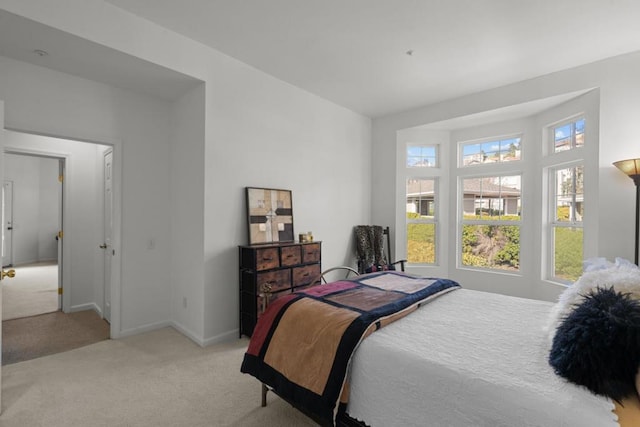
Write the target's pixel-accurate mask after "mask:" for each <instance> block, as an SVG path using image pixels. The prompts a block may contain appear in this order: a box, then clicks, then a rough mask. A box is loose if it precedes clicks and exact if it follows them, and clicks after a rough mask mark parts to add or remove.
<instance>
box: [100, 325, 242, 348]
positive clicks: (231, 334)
mask: <svg viewBox="0 0 640 427" xmlns="http://www.w3.org/2000/svg"><path fill="white" fill-rule="evenodd" d="M167 326H170V327H172V328H174V329H175V330H176V331H178V332H180V333H181V334H182V335H184V336H186V337H187V338H189V339H190V340H191V341H193V342H194V343H196V344H197V345H199V346H200V347H207V346H210V345H213V344H219V343H223V342H228V341H231V340H234V339H238V333H239V329H234V330H231V331H228V332H225V333H223V334H219V335H216V336H215V337H211V338H207V339H203V338H202V337H200V336H198V335H197V334H195V333H193V331H191V330H190V329H189V328H186V327H184V325H182V324H181V323H179V322H176V321H175V320H171V321H162V322H157V323H150V324H147V325H144V326H139V327H137V328H131V329H126V330H124V331H121V332H120V333H119V334H118V336H117V337H112V338H124V337H128V336H132V335H137V334H142V333H144V332H151V331H154V330H156V329H162V328H166V327H167Z"/></svg>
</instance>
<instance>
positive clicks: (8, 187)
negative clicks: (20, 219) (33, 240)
mask: <svg viewBox="0 0 640 427" xmlns="http://www.w3.org/2000/svg"><path fill="white" fill-rule="evenodd" d="M3 190H4V191H3V193H2V203H3V205H2V206H3V208H2V213H3V219H2V224H3V225H2V266H3V267H11V266H12V265H13V181H5V182H4V188H3Z"/></svg>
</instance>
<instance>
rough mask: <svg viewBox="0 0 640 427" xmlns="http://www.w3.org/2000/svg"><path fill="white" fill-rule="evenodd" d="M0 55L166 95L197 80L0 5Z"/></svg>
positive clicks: (175, 93)
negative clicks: (5, 8)
mask: <svg viewBox="0 0 640 427" xmlns="http://www.w3.org/2000/svg"><path fill="white" fill-rule="evenodd" d="M36 51H40V54H38V53H37V52H36ZM42 52H46V54H43V53H42ZM0 56H6V57H8V58H13V59H17V60H20V61H24V62H29V63H32V64H35V65H39V66H42V67H47V68H51V69H54V70H57V71H61V72H64V73H67V74H72V75H75V76H78V77H83V78H86V79H90V80H95V81H99V82H102V83H106V84H109V85H113V86H116V87H120V88H123V89H128V90H133V91H135V92H138V93H142V94H146V95H151V96H154V97H159V98H161V99H165V100H170V101H172V100H175V99H177V98H178V97H179V96H181V95H182V94H184V93H185V92H186V91H187V90H188V89H189V88H191V87H194V86H195V85H197V84H199V83H201V82H200V81H198V80H196V79H194V78H192V77H190V76H186V75H184V74H181V73H178V72H175V71H173V70H169V69H167V68H163V67H160V66H158V65H156V64H152V63H150V62H146V61H143V60H141V59H140V58H136V57H133V56H130V55H127V54H124V53H122V52H119V51H116V50H114V49H111V48H108V47H106V46H102V45H99V44H97V43H93V42H90V41H88V40H86V39H83V38H80V37H76V36H73V35H71V34H69V33H66V32H63V31H60V30H57V29H55V28H51V27H48V26H46V25H42V24H40V23H37V22H34V21H31V20H29V19H25V18H23V17H20V16H17V15H14V14H11V13H9V12H6V11H4V10H1V9H0Z"/></svg>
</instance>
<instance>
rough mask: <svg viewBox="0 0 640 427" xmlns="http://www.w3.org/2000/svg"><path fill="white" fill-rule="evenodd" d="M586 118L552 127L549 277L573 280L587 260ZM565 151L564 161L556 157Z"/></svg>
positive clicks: (569, 281) (549, 170)
mask: <svg viewBox="0 0 640 427" xmlns="http://www.w3.org/2000/svg"><path fill="white" fill-rule="evenodd" d="M584 129H585V119H584V118H583V117H579V118H575V119H570V120H567V121H564V122H561V123H559V124H555V125H552V126H550V130H551V132H549V134H550V135H551V141H550V145H551V147H552V148H553V149H552V150H549V152H550V153H551V154H550V155H549V156H548V159H547V164H548V165H549V166H548V168H547V171H548V178H549V184H548V191H547V196H548V201H547V203H548V206H549V209H548V214H547V216H548V218H547V221H546V222H547V224H548V227H547V229H548V235H547V241H548V245H547V248H546V256H545V258H546V259H547V265H548V268H547V273H546V276H547V279H549V280H552V281H555V282H560V283H571V282H573V281H575V280H576V279H577V278H578V277H580V275H581V274H582V260H583V259H584V249H583V247H584V232H583V230H584V214H585V209H584V206H585V197H584V195H585V192H584V182H585V173H584V159H583V155H584V153H583V150H578V148H581V147H584V145H585V133H584ZM558 153H563V157H562V162H563V163H559V162H560V160H559V159H558V158H557V154H558Z"/></svg>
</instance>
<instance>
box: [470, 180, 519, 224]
mask: <svg viewBox="0 0 640 427" xmlns="http://www.w3.org/2000/svg"><path fill="white" fill-rule="evenodd" d="M520 183H521V178H520V175H513V176H494V177H485V178H465V179H463V180H462V188H463V196H462V200H463V217H464V218H465V219H483V220H509V219H515V220H518V219H520V212H521V210H522V191H521V184H520Z"/></svg>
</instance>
